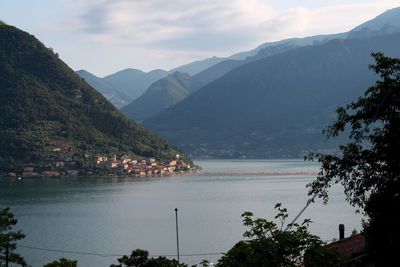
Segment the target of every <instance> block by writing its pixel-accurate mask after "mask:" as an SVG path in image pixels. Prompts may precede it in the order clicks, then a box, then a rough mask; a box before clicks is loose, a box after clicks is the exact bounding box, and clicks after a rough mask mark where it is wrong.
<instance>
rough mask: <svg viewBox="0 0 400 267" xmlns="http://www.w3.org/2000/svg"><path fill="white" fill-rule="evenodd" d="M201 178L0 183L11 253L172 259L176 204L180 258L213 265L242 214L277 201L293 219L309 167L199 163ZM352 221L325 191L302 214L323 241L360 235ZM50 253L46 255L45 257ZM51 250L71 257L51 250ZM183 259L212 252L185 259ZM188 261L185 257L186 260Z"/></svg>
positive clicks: (339, 200)
mask: <svg viewBox="0 0 400 267" xmlns="http://www.w3.org/2000/svg"><path fill="white" fill-rule="evenodd" d="M196 164H198V165H200V166H202V167H203V172H202V173H200V174H195V175H180V176H170V177H154V178H119V179H116V178H98V179H95V178H87V179H83V178H79V179H46V180H29V179H23V180H6V181H4V180H3V181H0V207H5V206H10V207H11V210H12V212H13V213H14V214H15V215H16V217H17V219H18V225H17V226H18V228H19V229H22V231H23V232H24V233H25V234H26V238H25V239H24V240H22V241H20V242H19V244H20V245H23V246H24V247H22V246H20V247H19V249H18V252H19V253H21V254H22V255H23V256H24V257H25V259H26V260H27V262H28V263H29V264H31V265H32V266H34V267H36V266H42V265H43V264H44V263H47V262H50V261H53V260H55V259H58V258H60V257H66V258H70V259H77V260H78V266H87V267H93V266H109V265H110V264H112V263H117V261H116V259H117V258H118V257H117V255H122V254H128V253H130V251H132V250H133V249H136V248H141V249H146V250H148V251H149V253H150V255H154V256H156V255H174V254H176V236H175V211H174V209H175V208H178V210H179V213H178V214H179V238H180V253H181V254H183V256H181V261H183V262H186V263H188V264H196V263H199V262H200V261H201V260H202V259H208V260H210V261H211V262H216V261H217V259H218V258H219V257H220V256H221V254H218V253H223V252H226V251H227V250H228V249H229V248H231V247H232V246H233V245H234V244H235V243H236V242H237V241H239V240H241V239H242V234H243V232H244V230H245V228H244V227H243V226H242V221H241V217H240V215H241V214H242V213H243V212H244V211H252V212H254V213H255V215H256V216H257V217H265V218H269V219H272V218H273V216H274V215H275V211H274V208H273V207H274V205H275V203H277V202H282V203H283V205H284V206H285V207H287V208H288V210H289V215H290V218H289V220H290V219H291V218H293V217H294V216H295V215H296V214H297V213H298V212H299V211H300V210H301V209H302V208H303V207H304V205H305V203H306V201H307V199H308V197H307V189H306V188H305V185H306V184H307V183H309V182H310V181H312V180H313V179H314V178H315V176H316V175H315V174H314V173H315V172H317V171H318V168H319V165H318V164H317V163H307V162H304V161H302V160H285V161H282V160H197V161H196ZM360 217H361V216H360V215H359V214H355V212H354V208H352V207H350V206H349V205H348V204H347V203H346V202H345V197H344V194H343V190H342V188H340V187H339V186H337V187H333V188H332V190H331V191H330V202H329V203H328V205H326V206H325V205H322V203H321V201H316V203H313V204H311V205H310V207H309V208H308V209H307V210H306V211H305V212H304V214H303V215H302V216H301V217H300V220H299V221H302V220H303V219H304V218H311V219H312V220H313V222H314V223H313V224H312V225H311V228H310V229H311V231H312V232H313V233H315V234H317V235H319V236H320V237H321V238H322V239H323V240H330V239H332V238H337V236H338V224H340V223H343V224H345V225H346V235H348V234H350V233H351V231H352V230H353V229H357V230H360V229H361V226H360ZM49 250H54V251H49ZM58 251H69V252H70V253H66V252H58ZM188 254H211V255H201V256H193V255H188ZM184 255H187V256H184Z"/></svg>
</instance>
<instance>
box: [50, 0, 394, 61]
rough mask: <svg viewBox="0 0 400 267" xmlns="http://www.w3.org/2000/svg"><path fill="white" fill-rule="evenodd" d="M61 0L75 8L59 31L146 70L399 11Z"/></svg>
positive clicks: (263, 1) (212, 0) (384, 4)
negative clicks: (76, 36) (77, 37)
mask: <svg viewBox="0 0 400 267" xmlns="http://www.w3.org/2000/svg"><path fill="white" fill-rule="evenodd" d="M61 1H62V2H63V3H64V5H65V6H69V7H71V6H73V7H74V9H75V10H77V9H79V10H81V13H80V14H79V15H76V16H75V18H74V19H72V20H70V21H65V22H64V23H63V26H62V27H63V28H64V29H65V28H66V27H67V29H68V30H69V31H72V32H75V33H77V34H79V36H81V38H82V39H83V40H81V42H86V43H87V45H88V46H90V45H92V46H96V51H101V48H102V47H103V48H104V49H103V51H106V50H107V51H108V52H107V53H115V56H114V57H113V58H115V60H121V61H123V60H127V59H126V58H129V57H128V56H127V55H128V54H129V55H130V56H131V57H130V58H129V60H132V58H136V59H138V60H140V61H142V65H145V66H146V67H147V68H151V66H154V67H164V68H169V67H173V66H176V65H178V64H181V63H187V62H189V61H191V60H195V59H201V58H204V57H208V56H213V55H217V56H228V55H230V54H233V53H235V52H239V51H243V50H247V49H252V48H254V47H256V46H258V45H260V44H262V43H264V42H267V41H276V40H281V39H284V38H290V37H304V36H310V35H317V34H329V33H337V32H344V31H348V30H350V29H352V28H353V27H355V26H357V25H358V24H360V23H362V22H364V21H366V20H368V19H371V18H373V17H374V16H376V15H378V14H379V13H382V12H383V11H385V10H387V9H389V8H392V7H396V6H400V1H398V0H397V1H393V0H378V1H372V0H364V1H352V0H349V1H347V2H345V1H341V0H340V1H339V0H338V1H339V2H341V3H342V4H334V3H335V2H337V1H324V2H318V6H316V5H317V4H316V3H315V2H314V1H310V0H303V1H296V6H294V4H293V2H294V1H289V0H282V2H280V6H279V8H278V7H277V5H278V4H277V2H276V1H272V0H171V1H165V0H81V1H66V0H61ZM71 2H73V3H71ZM306 2H307V4H305V3H306ZM314 3H315V4H314ZM343 3H344V4H343ZM77 5H79V8H77ZM58 26H59V25H57V26H55V28H56V27H58ZM58 29H59V27H58ZM110 48H112V51H110ZM145 58H146V59H145ZM143 61H144V62H145V63H143ZM157 62H158V63H157ZM113 64H114V63H113ZM115 64H117V63H115ZM137 65H139V64H137ZM146 67H145V68H146Z"/></svg>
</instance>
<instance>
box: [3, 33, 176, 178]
mask: <svg viewBox="0 0 400 267" xmlns="http://www.w3.org/2000/svg"><path fill="white" fill-rule="evenodd" d="M0 114H1V116H0V136H1V138H0V159H3V160H4V159H5V160H7V163H8V166H11V168H13V167H15V166H16V165H18V164H22V163H29V162H34V163H36V162H41V161H42V162H47V161H48V160H49V158H51V157H52V155H51V151H52V150H53V148H54V147H55V146H56V144H60V143H66V144H69V145H71V146H74V147H76V148H78V151H77V153H78V155H80V156H81V157H82V156H83V154H84V153H90V154H91V155H93V154H97V153H100V154H108V153H118V154H125V153H126V154H130V155H137V156H139V157H140V156H141V157H154V158H158V159H161V158H162V159H172V158H173V157H174V155H175V154H177V153H179V154H182V153H180V152H179V151H177V149H176V148H175V147H173V146H171V145H170V144H169V143H167V142H166V141H165V140H163V139H161V138H159V137H158V136H156V135H155V134H153V133H151V132H150V131H148V130H147V129H144V128H143V127H141V126H139V125H138V124H136V123H134V122H133V121H131V120H129V119H128V118H126V117H124V116H123V115H122V114H121V113H120V112H119V111H118V110H117V109H115V108H114V107H113V106H112V104H111V103H109V102H108V101H107V100H106V99H105V98H104V97H103V96H102V95H101V94H100V93H98V92H97V91H95V90H94V89H93V88H92V87H90V86H89V85H88V84H87V83H86V82H84V80H82V79H81V78H80V77H79V76H78V75H77V74H76V73H75V72H74V71H73V70H71V69H70V68H69V67H68V66H67V65H66V64H65V63H63V62H62V61H61V60H60V59H59V58H58V56H57V55H56V54H54V53H53V52H52V50H51V49H49V48H46V47H45V46H44V45H43V44H42V43H40V42H39V41H38V40H37V39H35V38H34V37H33V36H31V35H29V34H27V33H25V32H23V31H20V30H19V29H17V28H15V27H11V26H10V27H1V28H0ZM1 171H2V170H1V169H0V172H1ZM3 171H11V170H3Z"/></svg>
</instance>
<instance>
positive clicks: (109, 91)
mask: <svg viewBox="0 0 400 267" xmlns="http://www.w3.org/2000/svg"><path fill="white" fill-rule="evenodd" d="M76 74H78V75H79V76H80V77H81V78H83V79H84V80H85V81H86V82H87V83H88V84H90V85H91V86H92V87H93V88H94V89H96V90H97V91H99V92H100V93H101V94H102V95H103V96H104V97H105V98H107V100H108V101H110V102H111V103H112V104H113V105H114V106H115V107H117V108H122V107H123V106H126V105H127V104H129V103H130V102H131V101H132V99H131V98H130V97H129V96H127V95H125V94H124V93H121V92H120V91H118V89H116V88H114V87H113V86H112V85H111V84H110V83H109V82H107V81H106V80H105V79H102V78H100V77H97V76H96V75H93V74H92V73H90V72H88V71H86V70H78V71H77V72H76Z"/></svg>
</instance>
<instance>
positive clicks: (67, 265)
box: [43, 258, 78, 267]
mask: <svg viewBox="0 0 400 267" xmlns="http://www.w3.org/2000/svg"><path fill="white" fill-rule="evenodd" d="M77 265H78V261H76V260H69V259H66V258H60V259H59V260H55V261H53V262H50V263H47V264H45V265H43V267H76V266H77Z"/></svg>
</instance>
